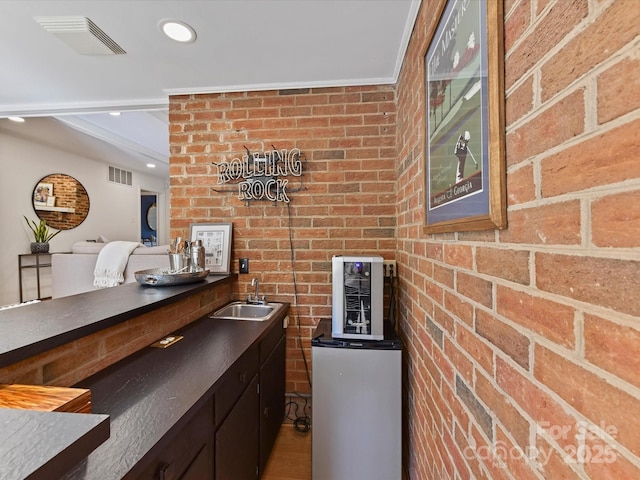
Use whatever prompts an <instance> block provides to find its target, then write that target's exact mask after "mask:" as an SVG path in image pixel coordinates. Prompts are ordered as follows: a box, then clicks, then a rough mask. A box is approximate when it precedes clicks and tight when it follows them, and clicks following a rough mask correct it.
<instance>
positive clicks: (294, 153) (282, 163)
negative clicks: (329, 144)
mask: <svg viewBox="0 0 640 480" xmlns="http://www.w3.org/2000/svg"><path fill="white" fill-rule="evenodd" d="M245 148H246V147H245ZM300 156H301V153H300V149H299V148H293V149H291V150H286V149H283V150H276V148H275V147H274V149H273V150H272V151H270V152H263V153H253V154H252V153H251V152H250V151H249V149H247V153H246V154H244V155H243V156H242V158H234V159H233V160H231V161H230V162H221V163H214V164H213V165H214V166H215V167H216V168H217V169H218V184H219V185H221V184H222V185H224V184H230V183H237V185H238V190H237V192H238V198H239V199H240V200H244V201H245V202H246V203H247V205H249V203H250V202H251V201H252V200H262V201H264V200H266V201H270V202H273V203H274V204H275V203H277V202H283V203H289V202H290V199H289V195H288V194H289V193H290V192H298V191H300V190H302V189H303V188H304V187H303V186H302V178H301V177H302V171H303V166H304V163H303V162H302V161H301V160H300ZM289 176H292V177H298V178H300V185H299V186H298V187H296V188H295V189H291V188H289V187H288V186H289V179H288V178H287V177H289ZM214 191H216V192H226V193H229V192H234V191H235V190H218V189H215V188H214Z"/></svg>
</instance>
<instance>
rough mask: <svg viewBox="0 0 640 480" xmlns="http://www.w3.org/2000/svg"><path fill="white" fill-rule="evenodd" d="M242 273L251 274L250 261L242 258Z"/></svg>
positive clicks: (240, 261) (240, 269)
mask: <svg viewBox="0 0 640 480" xmlns="http://www.w3.org/2000/svg"><path fill="white" fill-rule="evenodd" d="M238 270H239V271H240V273H249V259H248V258H241V259H240V260H239V268H238Z"/></svg>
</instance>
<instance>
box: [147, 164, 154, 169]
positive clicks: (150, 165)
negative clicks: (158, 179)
mask: <svg viewBox="0 0 640 480" xmlns="http://www.w3.org/2000/svg"><path fill="white" fill-rule="evenodd" d="M147 167H149V168H156V164H155V163H147Z"/></svg>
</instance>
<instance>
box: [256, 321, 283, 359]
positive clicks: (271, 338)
mask: <svg viewBox="0 0 640 480" xmlns="http://www.w3.org/2000/svg"><path fill="white" fill-rule="evenodd" d="M284 332H285V330H284V328H282V322H278V324H277V325H274V326H273V328H271V330H269V332H267V334H266V335H265V337H264V338H263V339H262V342H260V364H261V365H262V364H263V363H264V362H265V360H266V359H267V358H268V357H269V355H271V352H272V351H273V349H274V348H275V347H276V345H277V344H278V342H279V341H280V340H281V339H282V337H284Z"/></svg>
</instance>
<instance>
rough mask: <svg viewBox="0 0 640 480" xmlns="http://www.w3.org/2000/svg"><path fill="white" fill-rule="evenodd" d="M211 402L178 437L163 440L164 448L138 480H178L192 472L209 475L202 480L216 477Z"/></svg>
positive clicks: (190, 421)
mask: <svg viewBox="0 0 640 480" xmlns="http://www.w3.org/2000/svg"><path fill="white" fill-rule="evenodd" d="M211 403H212V402H211V401H209V402H207V403H206V404H205V406H204V407H203V408H202V409H201V410H200V411H199V412H198V413H196V415H195V416H194V417H193V418H192V419H191V420H189V422H188V423H187V424H186V425H185V426H184V427H182V429H181V430H180V431H179V432H177V434H176V435H175V436H173V437H170V438H168V439H167V437H165V438H164V439H163V443H164V448H163V449H162V450H161V451H160V453H158V454H157V455H156V456H155V458H154V459H153V461H152V462H151V463H150V464H149V465H148V466H147V468H145V470H144V471H143V473H141V474H140V475H139V476H138V477H137V478H136V480H178V479H180V478H182V475H183V474H185V473H186V472H190V471H191V470H192V469H194V470H198V471H200V472H207V474H206V475H202V476H200V477H199V478H201V479H202V480H207V479H212V478H213V428H212V425H213V406H212V404H211ZM167 440H168V441H167ZM193 464H195V465H196V466H195V467H194V466H193ZM187 478H190V477H187Z"/></svg>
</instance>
